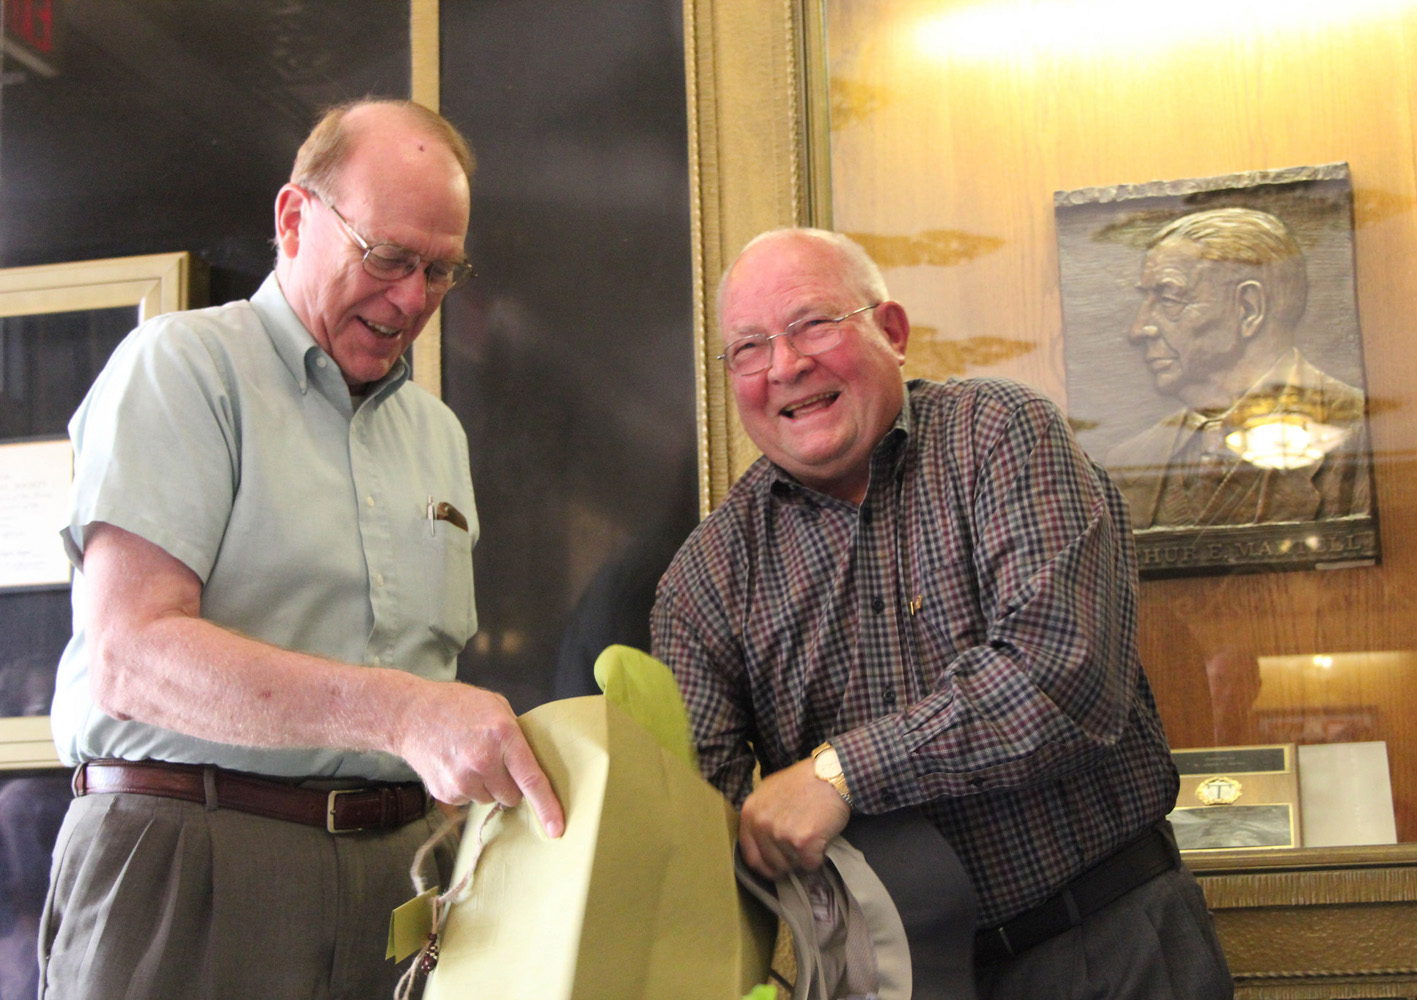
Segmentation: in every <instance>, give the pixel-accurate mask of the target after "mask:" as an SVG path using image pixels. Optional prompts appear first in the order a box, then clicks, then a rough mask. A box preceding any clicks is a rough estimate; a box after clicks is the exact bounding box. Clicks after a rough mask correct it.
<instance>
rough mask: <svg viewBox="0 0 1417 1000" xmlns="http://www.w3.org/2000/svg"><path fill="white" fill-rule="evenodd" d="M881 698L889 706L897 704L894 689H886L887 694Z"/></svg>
mask: <svg viewBox="0 0 1417 1000" xmlns="http://www.w3.org/2000/svg"><path fill="white" fill-rule="evenodd" d="M881 697H882V698H884V699H885V702H886V704H887V705H894V704H895V690H894V689H893V688H886V693H885V694H884V695H882V696H881Z"/></svg>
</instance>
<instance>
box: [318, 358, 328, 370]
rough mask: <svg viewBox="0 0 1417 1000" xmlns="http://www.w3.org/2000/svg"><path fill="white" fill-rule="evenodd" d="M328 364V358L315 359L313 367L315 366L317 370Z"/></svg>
mask: <svg viewBox="0 0 1417 1000" xmlns="http://www.w3.org/2000/svg"><path fill="white" fill-rule="evenodd" d="M329 363H330V361H329V359H328V358H316V359H315V366H316V367H317V368H324V367H326V366H328V365H329Z"/></svg>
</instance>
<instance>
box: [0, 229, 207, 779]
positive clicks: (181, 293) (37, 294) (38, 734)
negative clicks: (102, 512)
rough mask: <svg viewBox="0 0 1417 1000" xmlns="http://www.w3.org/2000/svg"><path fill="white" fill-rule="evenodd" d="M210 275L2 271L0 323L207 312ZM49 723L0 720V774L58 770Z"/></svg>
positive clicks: (167, 269)
mask: <svg viewBox="0 0 1417 1000" xmlns="http://www.w3.org/2000/svg"><path fill="white" fill-rule="evenodd" d="M208 288H209V271H208V268H207V265H206V264H205V262H203V261H202V260H201V259H200V258H197V257H194V256H193V255H192V254H190V253H187V252H185V251H183V252H176V253H161V254H145V255H141V256H135V257H114V258H108V259H101V260H85V261H72V262H67V263H62V264H41V265H35V266H32V267H13V268H5V269H0V319H9V318H14V317H37V316H44V315H47V314H56V313H74V312H85V311H90V310H106V309H122V308H132V309H133V310H134V320H135V324H134V325H136V323H140V322H142V321H143V320H146V319H150V318H151V317H153V316H156V315H159V314H161V313H165V312H174V311H177V310H180V309H189V308H193V307H196V306H200V305H205V304H206V301H207V296H208ZM62 766H63V765H62V764H61V763H60V761H59V758H58V756H57V755H56V753H55V749H54V743H53V740H52V738H51V737H50V734H49V717H48V716H17V717H6V718H0V772H4V771H35V770H46V769H51V768H59V767H62Z"/></svg>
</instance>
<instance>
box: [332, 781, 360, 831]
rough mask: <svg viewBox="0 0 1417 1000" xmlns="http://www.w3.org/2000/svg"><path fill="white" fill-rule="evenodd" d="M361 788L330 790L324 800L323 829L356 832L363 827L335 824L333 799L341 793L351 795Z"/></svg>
mask: <svg viewBox="0 0 1417 1000" xmlns="http://www.w3.org/2000/svg"><path fill="white" fill-rule="evenodd" d="M362 791H364V789H362V788H336V789H334V790H333V791H331V792H330V797H329V798H328V799H326V800H325V829H326V830H328V831H330V833H358V832H359V831H360V830H363V829H365V828H364V827H362V826H343V827H336V826H335V801H336V800H337V799H338V798H339V797H340V796H341V795H353V794H354V793H355V792H362Z"/></svg>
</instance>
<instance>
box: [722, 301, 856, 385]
mask: <svg viewBox="0 0 1417 1000" xmlns="http://www.w3.org/2000/svg"><path fill="white" fill-rule="evenodd" d="M878 305H880V303H879V302H872V303H871V304H869V305H864V306H862V307H861V308H860V309H853V310H852V311H851V312H849V313H846V314H845V315H844V316H835V317H833V316H803V317H802V318H801V319H799V320H793V321H792V322H791V323H788V324H787V326H786V327H784V328H783V331H782V332H781V333H774V334H773V335H772V336H768V335H767V334H766V333H754V334H750V335H749V336H747V337H741V338H739V339H738V340H735V341H734V342H733V343H731V344H729V345H728V346H727V347H726V348H724V351H723V353H722V354H720V355H719V356H718V360H720V361H722V362H723V363H724V364H725V365H726V366H727V367H728V370H729V371H730V372H732V373H733V374H734V375H756V374H757V373H758V372H761V371H767V369H768V368H769V367H770V366H771V365H772V349H773V343H772V342H773V341H774V340H777V339H778V338H779V337H786V338H787V342H788V343H789V344H791V345H792V349H793V350H794V351H796V352H797V353H798V354H800V355H802V356H803V357H804V358H810V357H811V356H812V355H814V354H821V353H823V352H824V351H830V350H831V349H832V348H833V347H835V346H836V345H837V344H839V343H841V325H842V324H843V323H845V322H846V321H847V320H849V319H850V318H851V317H853V316H856V315H858V314H860V313H863V312H866V311H867V310H868V309H874V308H876V307H877V306H878Z"/></svg>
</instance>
